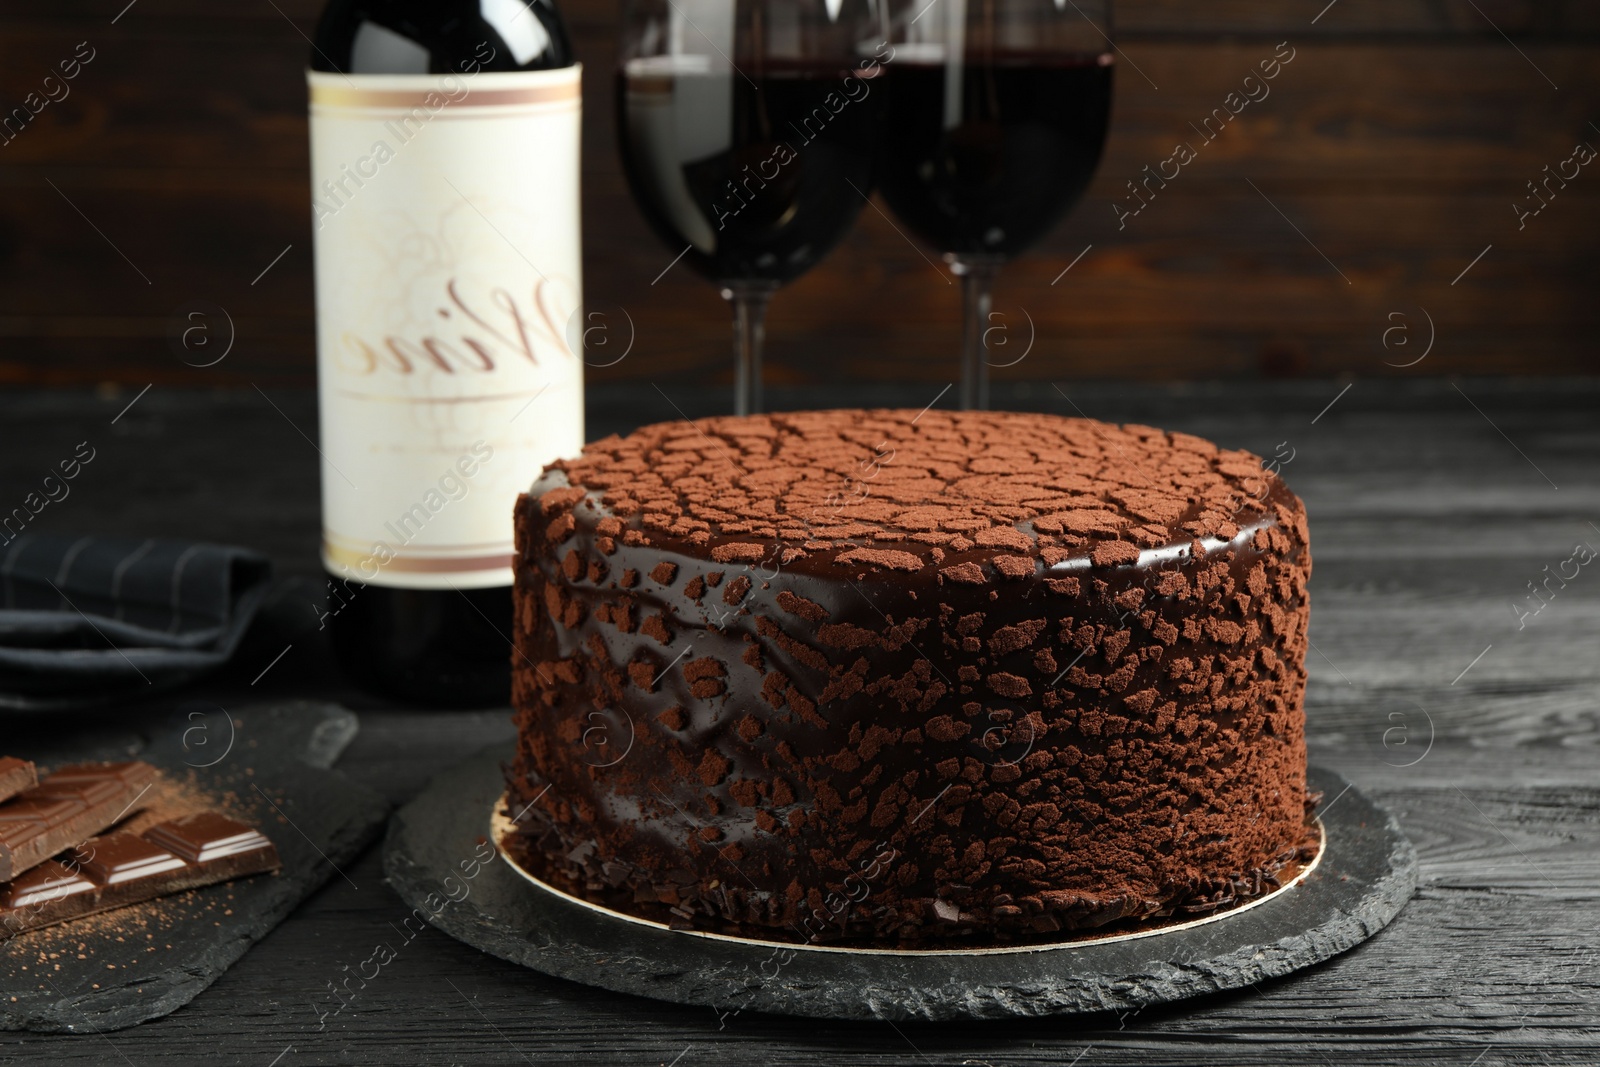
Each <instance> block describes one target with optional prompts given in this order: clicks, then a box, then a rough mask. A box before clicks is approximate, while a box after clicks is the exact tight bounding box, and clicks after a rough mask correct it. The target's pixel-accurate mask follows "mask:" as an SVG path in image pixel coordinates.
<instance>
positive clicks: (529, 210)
mask: <svg viewBox="0 0 1600 1067" xmlns="http://www.w3.org/2000/svg"><path fill="white" fill-rule="evenodd" d="M308 80H309V82H310V89H311V176H312V177H311V180H312V201H311V206H312V213H313V215H314V221H313V228H314V230H315V241H316V277H317V382H318V393H319V401H320V408H319V410H320V419H321V432H322V441H321V452H322V522H323V540H322V557H323V563H324V564H325V565H326V566H327V568H328V570H329V571H330V572H331V573H333V574H335V575H340V576H343V577H346V578H348V579H350V580H352V581H358V582H363V583H367V584H373V585H385V586H400V587H407V588H415V589H448V588H450V587H452V586H453V587H456V588H469V587H482V586H492V585H509V584H510V583H511V560H512V518H511V516H512V508H513V505H514V504H515V502H516V496H517V493H518V492H520V491H521V490H523V489H525V488H526V487H527V486H528V485H529V484H530V483H531V482H532V481H533V480H534V478H535V477H537V475H538V474H539V471H540V469H541V468H542V467H543V466H544V465H545V464H546V463H548V462H550V461H551V460H554V459H558V458H561V457H564V456H573V455H576V454H577V453H578V451H579V450H580V449H581V448H582V447H583V363H582V360H581V359H580V358H579V357H578V356H577V355H575V354H574V352H573V351H572V349H571V348H570V347H569V345H568V342H567V336H568V333H569V326H570V325H571V324H572V323H573V322H574V321H575V316H577V315H578V314H579V313H580V309H581V307H582V301H583V294H582V289H581V277H580V261H579V228H578V139H579V128H578V127H579V69H578V68H577V67H575V66H574V67H565V68H562V69H558V70H546V71H530V72H522V73H489V72H481V73H477V74H461V75H438V76H434V75H360V76H350V77H347V76H345V75H342V74H329V73H321V72H315V71H313V72H311V73H309V74H308Z"/></svg>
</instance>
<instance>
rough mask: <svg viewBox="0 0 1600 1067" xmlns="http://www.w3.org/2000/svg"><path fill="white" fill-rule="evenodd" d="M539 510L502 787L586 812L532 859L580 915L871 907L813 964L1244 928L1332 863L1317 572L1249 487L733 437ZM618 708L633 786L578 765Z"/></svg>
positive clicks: (786, 426)
mask: <svg viewBox="0 0 1600 1067" xmlns="http://www.w3.org/2000/svg"><path fill="white" fill-rule="evenodd" d="M580 501H587V502H588V503H584V505H583V506H582V507H578V506H577V505H578V503H579V502H580ZM593 502H598V506H594V504H593ZM518 509H519V521H518V527H517V528H518V553H519V559H518V564H517V568H516V583H517V585H516V593H515V596H516V602H517V605H518V610H517V612H516V614H515V620H516V638H515V640H516V645H517V648H518V650H519V652H520V653H521V655H519V656H518V657H517V661H516V663H517V665H516V667H515V669H514V677H513V700H514V703H515V706H516V707H517V709H518V712H517V723H518V728H519V737H520V741H521V743H520V745H519V751H518V755H517V758H516V761H515V763H514V764H513V766H512V767H511V768H510V772H509V775H508V784H509V786H510V794H511V801H512V802H513V803H526V802H528V801H530V800H532V799H533V798H534V797H536V796H539V795H541V791H542V790H545V789H547V788H548V789H549V791H550V793H549V795H550V796H551V797H559V798H560V799H559V800H555V801H548V800H547V801H545V802H541V803H540V804H539V805H537V806H536V807H535V809H533V811H532V813H531V814H530V817H529V820H528V823H529V827H530V828H529V829H528V831H527V833H526V837H525V843H526V845H527V850H528V853H529V857H530V860H529V861H530V862H533V863H536V864H539V865H541V866H540V870H541V873H542V874H543V875H544V876H547V877H550V878H552V879H554V880H556V881H557V882H559V883H561V884H563V885H565V886H567V887H568V888H570V889H571V890H572V891H574V892H577V893H579V894H580V895H585V896H588V897H590V898H591V899H595V900H610V899H612V898H613V897H616V896H618V895H620V896H622V897H626V898H627V901H635V902H638V906H639V907H641V908H645V907H654V906H661V907H670V908H671V909H672V915H673V916H674V918H673V919H672V920H671V921H673V922H677V923H680V924H686V925H693V926H699V927H703V928H707V929H713V928H719V927H718V924H732V925H733V927H755V928H774V929H782V928H791V927H793V926H795V925H796V924H797V923H800V922H803V921H806V919H807V917H808V916H810V915H812V914H813V913H815V912H816V911H817V909H819V908H820V907H822V906H823V902H824V901H826V900H827V899H829V894H835V895H839V894H845V895H847V896H848V901H847V903H846V904H844V905H842V906H841V908H840V909H839V910H838V911H837V914H833V913H829V914H830V920H829V922H828V923H827V924H826V930H825V931H823V932H820V933H818V934H817V936H818V937H820V938H822V939H831V938H865V939H880V940H881V939H888V940H926V939H950V938H974V937H986V938H995V937H1000V938H1021V937H1039V936H1048V935H1050V934H1051V933H1053V932H1055V931H1063V930H1071V929H1077V928H1085V927H1093V926H1098V925H1102V924H1105V923H1111V922H1140V921H1147V920H1150V919H1152V918H1154V917H1157V916H1162V915H1190V914H1201V913H1205V912H1207V911H1208V910H1215V909H1216V908H1219V907H1225V906H1228V905H1229V904H1230V903H1231V902H1237V901H1239V900H1243V899H1248V898H1249V897H1250V896H1252V895H1257V894H1259V893H1261V892H1264V891H1266V890H1267V889H1270V888H1271V886H1272V885H1273V879H1274V878H1275V872H1278V871H1280V870H1283V869H1285V867H1284V865H1285V864H1289V863H1292V862H1295V861H1296V859H1297V857H1301V856H1303V854H1304V851H1305V849H1306V847H1307V846H1306V843H1305V842H1306V836H1305V834H1306V831H1305V826H1306V803H1307V797H1306V792H1305V753H1304V740H1303V734H1304V715H1303V712H1302V710H1301V708H1302V700H1303V692H1304V684H1305V671H1304V656H1305V651H1306V643H1305V633H1306V618H1307V610H1308V606H1307V605H1308V601H1307V597H1306V581H1307V578H1308V577H1309V574H1310V553H1309V548H1308V545H1307V540H1306V537H1307V534H1306V525H1305V517H1304V510H1303V508H1302V507H1301V505H1300V503H1299V501H1298V500H1297V499H1296V498H1295V497H1294V495H1293V494H1292V493H1290V492H1289V491H1288V489H1287V488H1286V487H1285V486H1284V485H1283V483H1282V481H1281V480H1280V479H1279V478H1278V477H1277V476H1276V475H1275V474H1271V473H1268V472H1266V471H1264V470H1263V469H1262V467H1261V465H1260V461H1259V460H1258V459H1257V458H1256V457H1254V456H1252V455H1250V454H1249V453H1245V452H1237V451H1226V450H1221V449H1218V448H1217V447H1216V446H1214V445H1211V444H1210V443H1209V442H1204V441H1201V440H1200V439H1198V438H1193V437H1189V436H1187V435H1182V434H1168V433H1164V432H1162V431H1160V430H1156V429H1152V428H1150V427H1142V426H1123V427H1117V426H1112V425H1108V424H1103V423H1095V422H1091V421H1088V420H1083V419H1062V418H1057V417H1053V416H1044V415H1021V414H1006V413H950V412H942V411H934V410H930V411H926V412H921V413H918V412H909V411H844V412H805V413H795V414H785V415H772V416H752V417H749V418H743V419H737V418H726V419H707V420H702V421H700V422H699V423H697V424H695V426H694V427H689V426H687V425H686V424H684V423H681V422H680V423H670V424H661V425H658V426H649V427H645V428H643V429H641V430H639V431H637V432H636V433H634V434H630V435H628V436H627V437H611V438H607V439H605V440H603V441H599V442H596V443H595V444H593V445H591V446H589V447H588V448H587V449H586V450H585V452H584V454H583V455H582V456H581V457H579V458H578V459H574V460H566V461H561V462H558V463H556V464H553V465H552V466H551V467H550V468H548V469H547V471H546V472H545V474H544V475H543V476H542V478H541V479H540V482H539V484H538V485H537V486H535V488H534V490H533V491H531V492H530V493H529V494H528V495H527V496H526V497H524V498H523V500H522V501H520V502H519V504H518ZM608 546H609V547H608ZM602 555H609V556H610V557H611V558H612V562H611V564H610V566H609V569H605V568H598V569H597V568H595V567H593V566H592V561H593V560H595V559H598V558H599V557H600V556H602ZM569 560H576V561H577V562H568V561H569ZM641 574H645V575H649V576H650V578H651V582H650V583H641V582H640V581H639V575H641ZM590 575H596V576H597V577H595V578H593V579H590V578H589V576H590ZM680 582H681V585H680V584H678V583H680ZM714 588H715V589H720V590H721V593H720V594H719V595H718V596H714V597H709V596H706V593H707V591H708V590H710V589H714ZM530 665H537V668H536V667H534V666H530ZM596 707H603V708H615V709H617V710H619V711H621V712H623V713H625V714H626V716H627V718H628V719H629V720H630V721H631V722H632V723H634V724H635V727H636V730H637V734H638V737H637V743H636V744H635V745H634V747H633V749H632V750H631V752H630V754H629V756H628V757H627V758H626V759H624V760H623V761H621V762H620V763H619V764H618V765H616V766H614V767H608V768H595V767H593V766H592V765H590V764H589V763H588V762H586V761H585V760H584V759H583V751H582V748H581V743H580V738H581V736H582V732H583V727H584V723H585V722H586V720H585V719H584V716H585V714H587V713H589V712H590V711H592V710H593V709H594V708H596ZM891 853H892V855H893V857H894V858H893V859H892V860H891V861H886V862H878V863H874V862H871V857H873V856H880V855H889V854H891ZM734 864H736V865H737V870H735V868H734V866H733V865H734ZM869 875H870V876H869ZM852 879H854V880H855V881H851V880H852ZM855 882H860V883H861V884H862V885H864V886H865V887H866V891H865V894H864V895H863V894H862V893H861V892H860V891H859V890H857V891H854V892H853V893H852V890H850V888H849V886H850V885H853V884H855Z"/></svg>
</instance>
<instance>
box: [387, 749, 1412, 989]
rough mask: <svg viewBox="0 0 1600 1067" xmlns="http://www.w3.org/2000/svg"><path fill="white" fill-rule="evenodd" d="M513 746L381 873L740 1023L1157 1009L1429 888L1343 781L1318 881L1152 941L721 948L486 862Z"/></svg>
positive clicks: (562, 970) (733, 944)
mask: <svg viewBox="0 0 1600 1067" xmlns="http://www.w3.org/2000/svg"><path fill="white" fill-rule="evenodd" d="M510 758H511V749H510V747H509V746H507V745H500V746H495V747H493V748H490V749H486V750H484V751H483V752H481V753H479V754H478V755H477V756H474V757H473V758H471V759H469V760H466V761H465V762H463V763H461V764H459V765H458V766H456V767H454V768H452V769H451V770H449V771H446V772H445V773H443V774H441V775H439V776H438V777H437V778H435V779H434V781H433V782H432V783H431V784H430V785H429V786H428V788H427V789H425V790H424V791H423V792H422V794H421V795H419V796H418V797H417V798H416V799H415V800H414V801H412V802H411V803H410V804H408V805H406V806H405V807H404V808H402V809H401V810H400V811H399V813H397V814H396V816H395V818H394V819H393V821H392V822H391V823H390V827H389V835H388V839H387V841H386V842H385V846H384V871H385V873H386V874H387V875H388V877H389V881H390V884H391V886H393V888H394V889H395V890H396V891H397V892H398V893H399V894H400V896H401V897H402V898H403V899H405V901H406V902H407V903H409V904H411V905H413V906H414V907H417V908H426V909H427V910H428V912H429V913H430V915H432V918H431V919H430V921H431V922H432V924H433V925H434V926H436V927H438V928H439V929H440V930H442V931H444V932H445V933H448V934H450V935H451V936H452V937H455V938H457V939H459V940H461V941H464V942H466V943H467V944H469V945H473V946H475V947H477V948H479V949H482V950H483V951H485V952H488V953H490V954H491V955H495V956H499V957H500V958H502V959H506V960H510V961H511V962H513V963H519V964H522V965H524V966H527V967H531V968H533V969H535V970H538V971H542V972H544V973H546V974H550V975H555V976H557V977H560V978H567V979H571V980H573V981H576V982H583V983H586V984H588V985H593V986H599V987H601V988H603V989H610V990H614V991H616V992H620V993H632V994H636V995H639V996H647V997H654V998H656V999H659V1000H667V1001H674V1002H677V1003H680V1004H691V1005H700V1006H706V1007H711V1008H714V1009H716V1010H717V1011H719V1012H722V1013H727V1014H737V1013H739V1012H741V1011H760V1012H774V1013H779V1014H786V1015H800V1016H811V1017H817V1018H830V1019H886V1020H891V1021H895V1020H925V1021H941V1020H958V1019H1003V1018H1014V1017H1019V1016H1042V1015H1070V1014H1081V1013H1088V1012H1102V1011H1121V1010H1132V1009H1140V1008H1146V1007H1150V1006H1152V1005H1156V1004H1164V1003H1168V1002H1171V1001H1176V1000H1181V999H1184V998H1186V997H1192V996H1198V995H1200V994H1204V993H1214V992H1217V991H1219V990H1225V989H1237V988H1241V987H1245V986H1251V985H1254V984H1256V983H1258V982H1261V981H1263V980H1266V979H1269V978H1276V977H1280V976H1282V975H1285V974H1289V973H1290V972H1293V971H1296V970H1300V969H1302V968H1305V967H1309V966H1311V965H1312V964H1315V963H1320V962H1321V961H1323V960H1326V959H1329V958H1330V957H1332V956H1335V955H1337V954H1339V953H1341V952H1344V951H1346V950H1347V949H1349V948H1351V947H1353V946H1355V945H1357V944H1359V943H1360V942H1361V941H1364V940H1366V939H1367V938H1368V937H1370V936H1372V935H1373V934H1374V933H1376V932H1377V931H1378V930H1380V929H1382V928H1383V927H1384V926H1385V925H1387V924H1388V922H1389V921H1390V920H1391V919H1393V918H1394V916H1395V915H1396V914H1398V913H1399V911H1400V909H1401V908H1402V907H1403V906H1404V905H1405V903H1406V901H1407V900H1409V899H1410V898H1411V895H1412V892H1413V891H1414V890H1415V888H1416V881H1417V863H1416V853H1415V851H1414V850H1413V848H1412V846H1411V843H1410V842H1409V841H1408V840H1407V839H1406V837H1405V835H1404V834H1403V833H1401V831H1400V827H1399V825H1398V824H1397V823H1396V822H1395V820H1394V818H1393V817H1392V816H1390V815H1389V814H1388V813H1387V812H1385V811H1384V810H1383V809H1381V808H1379V807H1377V806H1376V805H1375V804H1373V803H1372V802H1371V801H1370V800H1368V799H1367V798H1366V797H1364V796H1363V795H1362V794H1361V793H1360V792H1359V791H1357V790H1356V789H1354V788H1352V787H1350V785H1349V783H1348V782H1346V781H1345V780H1344V779H1343V778H1341V777H1340V776H1339V775H1337V774H1335V773H1333V772H1332V771H1328V770H1323V769H1320V768H1316V767H1313V768H1312V769H1311V787H1312V788H1313V789H1316V790H1321V791H1322V792H1323V794H1324V796H1325V797H1326V798H1327V800H1326V801H1325V803H1324V805H1323V813H1322V815H1321V818H1322V822H1323V827H1324V831H1325V833H1326V835H1327V844H1326V846H1325V849H1324V851H1323V854H1322V857H1321V861H1320V863H1319V864H1318V865H1317V867H1316V869H1315V870H1314V871H1312V872H1311V874H1310V875H1309V876H1308V877H1307V878H1306V879H1305V881H1304V882H1303V883H1302V884H1300V885H1297V886H1295V887H1294V888H1292V889H1290V890H1288V891H1286V892H1284V893H1282V894H1280V895H1277V896H1275V897H1274V898H1272V899H1270V900H1267V901H1263V902H1261V903H1259V904H1258V905H1256V906H1254V907H1251V908H1249V909H1247V910H1246V909H1241V910H1240V911H1238V912H1237V913H1235V914H1231V915H1228V916H1226V917H1223V918H1219V919H1217V920H1216V921H1214V922H1210V923H1206V924H1203V925H1198V926H1191V927H1188V928H1186V929H1176V930H1172V931H1169V932H1164V933H1159V934H1154V935H1149V936H1142V937H1138V938H1131V939H1124V940H1111V941H1099V942H1089V943H1079V944H1072V945H1061V946H1042V947H1033V948H1029V949H1019V950H1008V951H1002V952H961V951H934V952H929V951H923V952H883V951H869V952H850V951H838V950H827V951H817V950H814V949H810V948H805V947H800V949H799V951H796V952H794V953H793V954H792V956H790V957H788V958H785V957H782V956H779V957H778V959H780V960H782V962H781V963H778V962H775V961H774V956H775V953H774V950H773V947H772V946H771V945H770V944H764V943H761V942H742V941H738V940H735V939H729V938H707V937H700V936H695V935H693V934H686V933H681V932H676V931H671V930H667V929H664V928H660V927H655V926H646V925H641V924H639V923H635V922H629V921H627V920H624V919H620V918H616V917H613V916H609V915H607V914H605V913H604V912H601V911H599V910H597V909H593V908H589V907H587V906H585V905H583V904H581V903H577V902H574V901H572V900H571V899H569V898H566V897H564V896H561V895H559V894H556V893H552V892H549V891H546V890H543V889H540V888H539V887H537V886H536V885H534V884H532V883H530V882H529V881H527V880H525V879H524V877H523V876H522V875H521V874H520V873H518V872H517V871H516V870H515V869H514V868H513V867H512V866H511V865H510V864H509V863H507V862H505V861H504V860H499V861H496V862H492V863H489V864H486V865H483V866H482V867H481V868H479V867H478V866H477V865H476V864H475V862H474V857H475V856H476V855H477V854H478V846H477V844H476V842H478V840H479V839H480V838H481V837H489V836H491V827H490V816H491V812H492V810H493V807H494V806H495V804H496V801H497V800H498V798H499V796H500V794H501V792H502V790H503V789H504V781H503V778H502V773H501V766H502V764H503V763H505V762H507V761H508V760H509V759H510Z"/></svg>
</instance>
